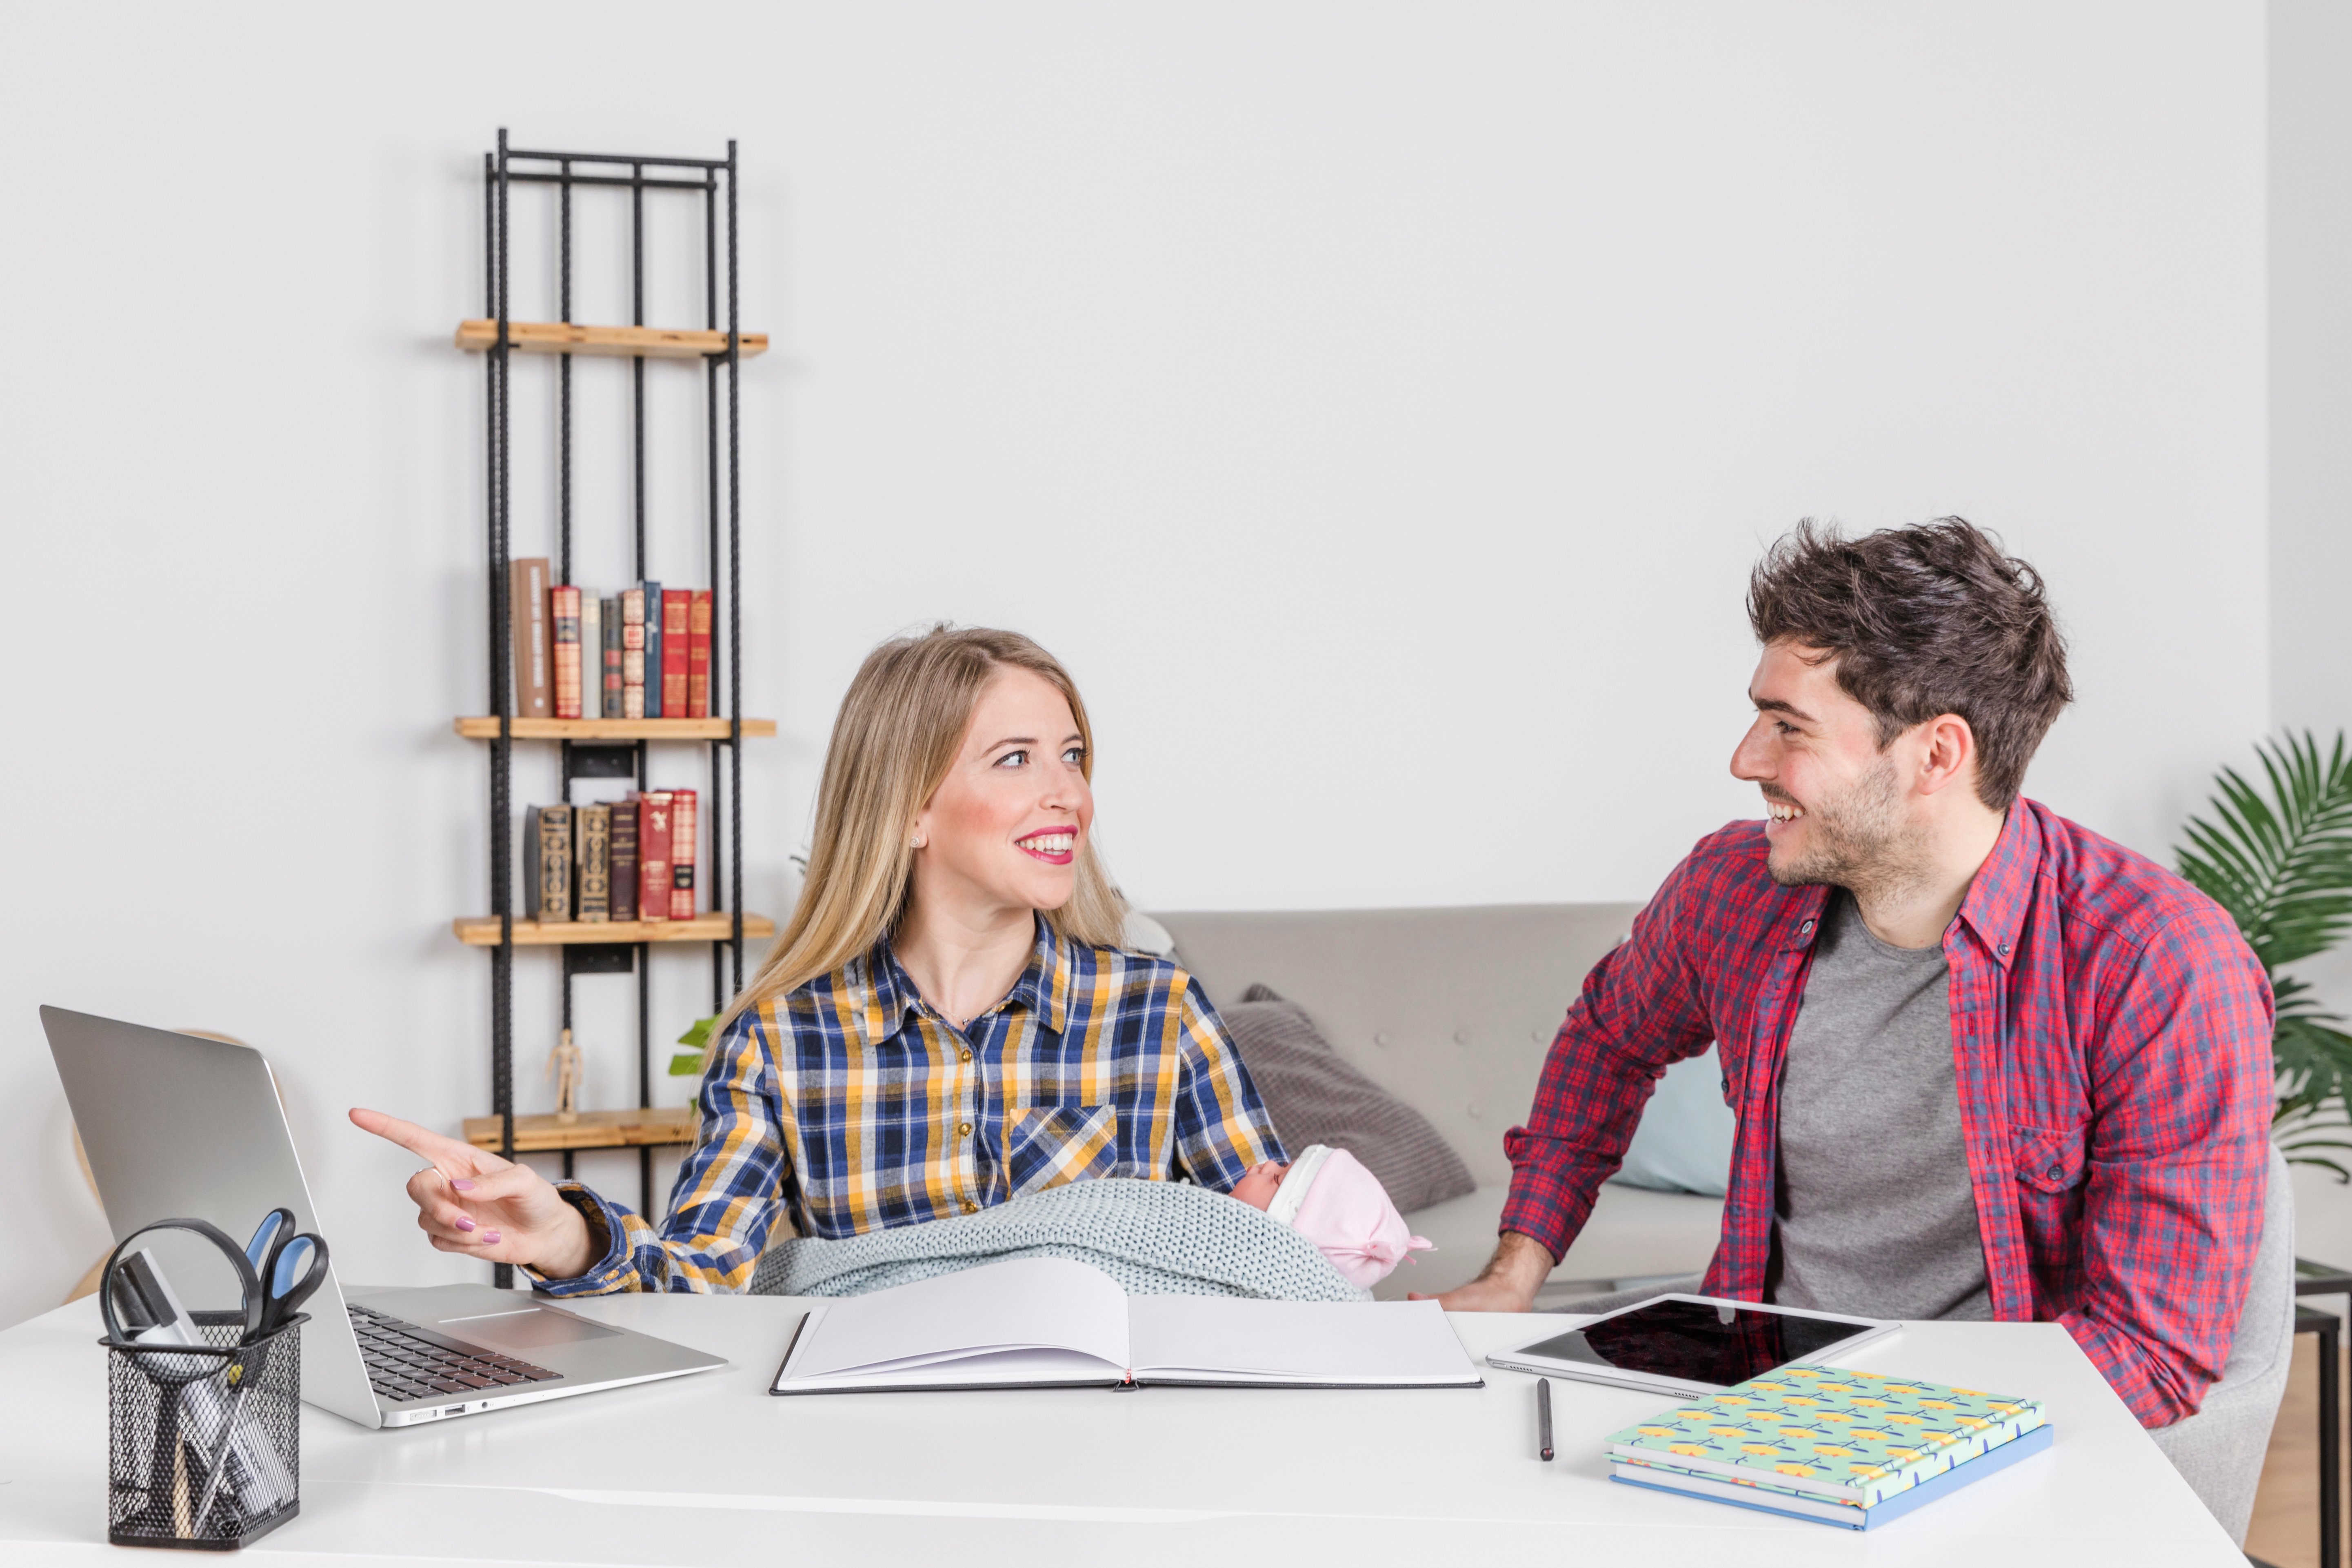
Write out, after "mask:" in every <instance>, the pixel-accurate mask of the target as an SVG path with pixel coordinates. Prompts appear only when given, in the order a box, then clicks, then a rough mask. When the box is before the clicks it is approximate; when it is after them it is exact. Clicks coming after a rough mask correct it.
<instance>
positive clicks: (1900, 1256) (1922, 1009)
mask: <svg viewBox="0 0 2352 1568" xmlns="http://www.w3.org/2000/svg"><path fill="white" fill-rule="evenodd" d="M1774 1198H1775V1207H1776V1211H1777V1223H1776V1225H1775V1226H1774V1242H1775V1245H1774V1247H1773V1256H1772V1267H1771V1271H1770V1274H1769V1277H1768V1280H1767V1289H1766V1291H1765V1296H1766V1299H1767V1300H1772V1301H1777V1302H1780V1303H1781V1304H1782V1305H1785V1306H1790V1307H1811V1308H1813V1309H1815V1310H1820V1311H1825V1312H1852V1313H1855V1314H1858V1315H1860V1316H1863V1317H1871V1318H1914V1319H1921V1318H1989V1317H1990V1316H1991V1315H1992V1304H1991V1299H1990V1294H1989V1292H1988V1290H1987V1289H1986V1285H1985V1263H1984V1240H1983V1236H1982V1234H1981V1232H1979V1229H1978V1227H1977V1205H1976V1194H1975V1191H1974V1189H1973V1188H1971V1187H1970V1185H1969V1155H1968V1149H1967V1146H1966V1145H1965V1144H1964V1143H1963V1142H1961V1140H1960V1100H1959V1092H1958V1088H1957V1086H1956V1085H1955V1083H1954V1080H1953V1076H1952V1016H1951V986H1950V976H1949V973H1948V969H1947V966H1946V964H1945V962H1944V952H1943V949H1942V948H1941V947H1940V946H1937V947H1927V948H1904V947H1890V946H1888V945H1887V944H1886V943H1885V942H1881V941H1879V940H1878V939H1877V938H1876V937H1875V936H1873V935H1872V934H1871V932H1870V928H1869V927H1868V926H1866V925H1864V923H1863V921H1862V915H1861V913H1860V911H1858V910H1856V909H1855V908H1854V902H1853V897H1852V896H1851V895H1850V894H1846V893H1843V892H1840V893H1833V894H1832V895H1831V898H1830V903H1829V907H1828V908H1827V909H1826V910H1823V911H1822V933H1821V935H1820V936H1819V937H1818V938H1816V939H1815V940H1814V945H1813V967H1812V970H1811V973H1809V974H1808V975H1807V976H1806V979H1805V995H1804V1001H1803V1003H1802V1004H1801V1006H1800V1008H1799V1010H1798V1013H1797V1023H1796V1026H1795V1028H1793V1029H1792V1030H1791V1031H1790V1035H1789V1058H1788V1062H1787V1065H1786V1066H1784V1067H1783V1068H1781V1072H1780V1173H1779V1180H1778V1182H1777V1184H1776V1191H1775V1194H1774Z"/></svg>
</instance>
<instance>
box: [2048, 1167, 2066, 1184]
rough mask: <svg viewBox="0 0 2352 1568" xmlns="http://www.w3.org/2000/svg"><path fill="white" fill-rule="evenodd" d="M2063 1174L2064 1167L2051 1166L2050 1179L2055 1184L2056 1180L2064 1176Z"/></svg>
mask: <svg viewBox="0 0 2352 1568" xmlns="http://www.w3.org/2000/svg"><path fill="white" fill-rule="evenodd" d="M2062 1174H2063V1168H2062V1167H2060V1166H2057V1165H2053V1166H2051V1167H2050V1179H2051V1180H2052V1181H2053V1182H2054V1181H2056V1180H2057V1179H2058V1178H2059V1177H2060V1176H2061V1175H2062Z"/></svg>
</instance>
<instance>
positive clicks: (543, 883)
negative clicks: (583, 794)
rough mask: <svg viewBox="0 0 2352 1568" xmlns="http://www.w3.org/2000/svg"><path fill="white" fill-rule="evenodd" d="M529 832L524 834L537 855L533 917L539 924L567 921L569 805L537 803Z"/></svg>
mask: <svg viewBox="0 0 2352 1568" xmlns="http://www.w3.org/2000/svg"><path fill="white" fill-rule="evenodd" d="M530 815H531V823H530V827H531V829H532V831H530V832H529V833H527V834H526V835H525V838H524V842H526V843H528V844H530V846H531V847H532V849H533V851H534V853H535V855H536V868H535V871H534V874H533V877H532V881H533V882H534V883H535V884H536V886H535V887H534V888H533V889H532V893H533V900H532V901H533V903H534V904H535V909H534V910H533V913H532V918H533V919H535V920H537V921H540V922H541V923H542V924H547V925H554V924H568V923H570V921H571V920H572V808H571V807H570V806H568V805H538V806H533V807H532V808H531V813H530Z"/></svg>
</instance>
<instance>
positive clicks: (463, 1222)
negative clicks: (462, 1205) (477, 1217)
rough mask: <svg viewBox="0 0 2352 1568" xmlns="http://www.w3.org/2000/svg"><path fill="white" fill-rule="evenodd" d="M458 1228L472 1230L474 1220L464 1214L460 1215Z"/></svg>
mask: <svg viewBox="0 0 2352 1568" xmlns="http://www.w3.org/2000/svg"><path fill="white" fill-rule="evenodd" d="M457 1228H458V1229H459V1230H471V1229H473V1228H474V1222H473V1221H472V1220H470V1219H467V1217H466V1216H465V1215H458V1216H457Z"/></svg>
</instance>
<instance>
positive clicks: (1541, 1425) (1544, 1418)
mask: <svg viewBox="0 0 2352 1568" xmlns="http://www.w3.org/2000/svg"><path fill="white" fill-rule="evenodd" d="M1536 1435H1537V1436H1538V1438H1539V1439H1541V1441H1542V1443H1543V1451H1542V1452H1541V1453H1540V1454H1539V1455H1538V1456H1537V1457H1538V1458H1544V1459H1549V1458H1551V1379H1549V1378H1548V1377H1539V1378H1538V1379H1536Z"/></svg>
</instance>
